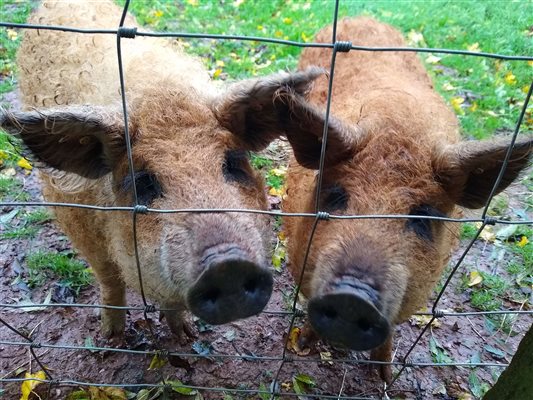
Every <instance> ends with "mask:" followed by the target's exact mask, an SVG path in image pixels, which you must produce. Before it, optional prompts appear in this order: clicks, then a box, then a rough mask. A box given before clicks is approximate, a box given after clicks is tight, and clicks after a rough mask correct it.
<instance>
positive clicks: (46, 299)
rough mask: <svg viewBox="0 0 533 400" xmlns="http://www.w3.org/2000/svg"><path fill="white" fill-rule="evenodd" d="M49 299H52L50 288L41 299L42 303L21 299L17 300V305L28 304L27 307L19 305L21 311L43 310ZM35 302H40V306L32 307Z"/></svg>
mask: <svg viewBox="0 0 533 400" xmlns="http://www.w3.org/2000/svg"><path fill="white" fill-rule="evenodd" d="M51 300H52V289H50V290H49V291H48V294H47V295H46V297H45V299H44V300H43V302H42V303H34V302H32V301H31V300H21V301H19V302H18V305H22V306H28V307H21V308H19V310H20V311H23V312H35V311H43V310H46V306H47V305H48V304H50V301H51ZM37 304H39V305H41V304H42V307H34V306H36V305H37ZM29 306H31V307H29Z"/></svg>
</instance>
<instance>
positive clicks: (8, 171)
mask: <svg viewBox="0 0 533 400" xmlns="http://www.w3.org/2000/svg"><path fill="white" fill-rule="evenodd" d="M16 174H17V171H15V168H6V169H4V170H2V172H0V176H2V177H4V178H10V177H12V176H15V175H16Z"/></svg>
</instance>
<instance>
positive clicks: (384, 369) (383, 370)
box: [378, 364, 392, 385]
mask: <svg viewBox="0 0 533 400" xmlns="http://www.w3.org/2000/svg"><path fill="white" fill-rule="evenodd" d="M378 372H379V376H380V377H381V379H383V382H385V383H386V384H387V385H390V383H391V382H392V366H391V365H385V364H381V365H378Z"/></svg>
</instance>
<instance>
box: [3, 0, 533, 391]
mask: <svg viewBox="0 0 533 400" xmlns="http://www.w3.org/2000/svg"><path fill="white" fill-rule="evenodd" d="M340 1H341V0H336V1H335V7H334V13H333V16H332V24H333V36H332V39H331V43H302V42H295V41H290V40H282V39H275V38H267V37H257V36H235V35H223V34H201V33H199V34H197V33H187V32H148V31H143V30H141V29H139V28H137V27H127V26H124V22H125V18H126V13H127V12H128V8H129V5H130V1H129V0H127V1H126V2H125V5H124V8H123V14H122V18H121V20H120V22H119V25H118V27H117V29H107V30H102V29H90V27H88V28H87V29H80V28H72V27H68V26H49V25H30V24H15V23H6V22H1V21H0V26H1V27H10V28H20V29H38V30H55V31H62V32H70V33H72V34H73V35H74V34H100V35H113V36H115V37H116V49H117V63H118V66H119V76H118V77H117V79H119V81H120V88H121V91H120V92H121V102H122V112H123V119H124V129H125V136H126V141H125V144H126V148H127V155H128V163H129V174H130V175H131V178H132V179H131V181H132V193H133V197H134V202H133V204H132V205H131V206H129V207H107V206H96V205H92V204H77V203H57V202H47V201H40V202H21V201H17V202H0V207H67V208H79V209H86V210H92V211H94V212H122V213H128V214H131V229H132V235H133V241H134V251H135V260H136V268H137V273H138V277H139V287H140V292H141V298H142V303H143V305H142V306H123V307H121V306H111V305H104V304H87V303H79V304H78V303H56V304H45V305H42V304H23V305H21V304H9V303H8V302H2V304H0V308H1V309H2V313H1V316H0V323H1V324H3V326H4V327H5V328H6V329H8V330H10V331H11V332H12V333H13V336H14V337H15V338H16V339H18V340H16V339H14V340H0V346H12V347H17V348H20V349H29V351H30V352H31V355H32V357H33V359H34V360H35V362H36V363H37V364H38V365H39V366H40V368H41V369H42V371H44V373H45V379H41V378H36V377H31V378H9V377H7V376H9V374H7V375H5V376H3V377H0V382H3V383H6V384H7V383H18V382H24V381H29V380H31V381H39V382H42V383H46V384H47V385H48V392H47V394H46V395H47V398H53V390H54V388H56V387H60V386H72V387H85V386H99V387H121V388H129V389H132V390H138V389H141V388H149V389H150V388H159V389H161V390H163V391H170V390H172V388H173V386H172V385H175V383H172V382H171V381H169V382H167V380H168V378H165V377H164V376H163V375H161V376H160V377H159V381H160V382H161V383H158V384H153V383H139V384H129V383H124V382H84V381H76V380H72V379H67V378H64V376H67V377H68V375H67V374H68V372H67V371H53V370H51V369H50V368H49V367H47V365H46V363H45V362H43V361H41V359H42V355H39V354H38V353H37V351H36V350H37V349H47V350H50V351H54V350H58V349H61V350H67V351H72V352H80V351H90V352H96V351H98V352H106V353H126V354H128V355H131V356H132V357H135V356H150V357H155V356H157V357H159V358H161V359H169V358H170V357H179V358H186V359H194V358H198V359H199V358H206V357H209V359H211V360H215V361H217V362H222V363H229V362H231V361H232V360H246V361H254V362H275V363H277V368H276V369H275V372H274V373H273V375H272V381H271V383H270V385H269V387H263V388H259V389H244V388H238V387H216V385H205V386H203V385H186V384H181V383H180V385H179V386H180V387H182V388H188V389H191V390H200V391H202V392H203V393H210V392H212V393H214V396H217V395H220V396H222V395H228V394H229V395H238V396H239V395H242V396H252V397H253V396H258V397H261V398H263V399H264V398H270V399H274V398H280V397H281V398H285V397H287V398H292V397H301V396H302V395H303V394H302V393H300V392H296V391H290V390H282V387H281V383H282V380H281V378H280V377H281V373H282V370H283V368H284V367H286V366H287V364H291V365H295V364H298V363H301V364H305V363H324V362H327V363H329V364H345V365H349V366H353V365H366V364H369V365H372V364H377V365H379V364H387V365H391V366H394V367H395V368H396V372H395V374H394V377H393V380H392V382H391V384H390V385H388V386H387V387H386V390H385V392H384V393H385V395H386V394H387V393H394V390H395V384H396V382H397V380H398V379H399V377H400V376H401V375H402V374H403V373H404V371H405V370H406V368H425V367H499V368H503V367H506V366H507V363H504V362H502V363H489V362H473V361H471V360H470V361H468V362H433V363H430V362H417V361H415V360H412V359H411V358H410V356H411V354H412V352H413V350H414V349H415V348H416V347H417V346H418V345H419V343H420V341H421V339H422V338H423V337H424V336H427V335H428V332H429V331H430V329H431V326H432V324H433V323H434V321H435V320H436V319H439V318H466V317H469V316H486V315H519V316H531V315H533V311H528V310H521V309H520V310H506V311H485V312H450V311H448V310H442V309H440V308H439V306H440V304H441V300H442V298H443V296H444V295H445V293H446V290H447V288H448V287H449V284H450V281H451V279H452V278H453V277H454V275H455V274H456V272H457V271H458V269H459V268H460V267H461V265H462V263H463V261H464V259H465V257H466V256H467V254H468V253H469V251H470V250H471V248H472V246H473V245H474V243H475V242H476V240H477V239H478V238H479V236H480V234H481V232H482V231H483V230H484V228H485V227H487V226H490V225H496V224H507V225H515V224H516V225H531V224H533V221H531V220H508V219H498V218H494V217H491V216H489V215H488V210H489V205H490V203H491V201H492V199H493V197H494V195H495V193H496V188H497V187H498V186H499V184H500V182H501V180H502V178H503V174H504V172H505V169H506V167H507V164H508V161H509V159H510V157H511V149H512V145H514V143H515V141H516V139H517V138H518V135H519V132H520V130H521V126H522V123H523V120H524V117H525V114H526V110H527V108H528V105H529V102H530V99H531V95H532V92H533V82H531V84H530V86H529V89H528V91H527V94H526V95H525V98H524V102H523V106H522V108H521V112H520V115H519V118H518V120H517V121H516V125H515V129H514V132H513V136H512V141H511V143H512V145H511V147H510V148H509V150H508V151H507V154H506V157H505V161H504V163H503V165H502V167H501V170H500V173H499V175H498V178H497V180H496V182H495V183H494V186H493V188H492V191H491V194H490V196H489V200H488V201H487V203H486V205H485V207H484V209H483V212H482V214H481V216H480V217H477V218H446V217H439V216H427V215H420V216H415V217H416V218H418V219H421V220H439V221H446V222H452V223H464V222H478V223H480V225H479V227H478V229H477V231H476V233H475V235H474V236H473V238H471V239H470V241H469V243H468V245H467V246H466V248H465V249H464V250H463V251H462V253H461V254H460V256H459V257H458V259H457V260H456V261H455V263H454V265H453V267H452V268H451V270H450V271H449V272H447V276H446V279H445V282H444V284H443V285H442V287H441V288H440V290H439V291H438V294H437V296H436V299H435V301H434V302H433V305H432V308H431V311H430V312H426V313H417V314H416V315H419V316H427V317H429V318H428V319H427V321H426V322H425V323H424V325H423V327H422V329H421V330H420V332H419V334H418V336H417V337H416V338H414V340H413V341H412V343H411V344H410V346H409V347H408V350H407V351H406V352H405V354H402V355H401V356H400V357H399V360H398V361H391V362H379V361H371V360H366V359H356V358H331V357H330V358H327V359H326V360H324V359H321V358H317V357H307V358H306V357H296V356H294V355H293V354H291V353H290V351H289V350H288V346H287V344H288V341H289V338H290V335H291V332H292V330H293V328H294V327H295V323H296V320H297V318H302V317H304V316H305V313H304V312H303V311H301V310H300V309H299V308H298V306H297V300H298V294H299V289H300V288H299V285H296V289H295V291H294V293H293V294H292V297H291V306H290V310H275V309H268V310H264V311H263V312H262V314H266V315H270V316H272V317H277V318H286V319H288V324H287V326H286V334H285V338H284V342H285V343H279V348H280V349H281V354H279V355H276V356H271V355H256V354H255V353H253V352H251V354H240V353H239V352H237V354H217V353H213V352H210V353H209V354H208V356H207V355H205V354H201V353H200V354H199V353H196V354H195V353H190V352H177V351H170V350H168V349H165V348H164V347H163V346H162V345H161V344H160V343H159V342H158V339H157V335H155V334H153V330H152V327H151V325H152V322H151V321H152V320H151V318H150V315H152V314H153V313H155V312H161V311H172V309H168V308H164V307H162V308H158V307H156V306H154V305H153V304H151V303H150V301H149V300H148V299H147V298H146V296H145V294H144V290H143V285H144V281H143V278H142V275H143V265H142V263H141V261H140V256H139V249H138V246H137V244H138V233H137V225H138V218H139V215H143V214H147V213H159V214H192V213H211V214H219V213H236V214H237V213H247V214H259V215H267V216H269V217H283V218H310V219H313V220H314V223H313V225H312V230H311V233H310V236H309V241H308V243H307V253H306V258H305V259H304V262H303V267H302V276H301V277H300V281H301V279H302V277H303V273H304V271H305V267H306V264H307V255H308V254H309V248H310V246H311V244H312V243H313V238H314V234H315V231H316V229H317V226H318V225H319V224H323V223H326V221H328V220H358V219H359V220H360V219H376V220H383V219H408V218H413V215H335V214H331V213H328V212H325V211H322V210H321V209H320V206H319V203H320V202H319V199H320V193H321V190H322V180H323V173H324V163H325V153H326V143H327V138H328V121H329V116H330V109H331V101H332V95H331V93H332V87H333V84H334V82H335V65H336V64H335V60H336V57H337V54H338V53H339V52H349V51H372V52H417V53H436V54H438V53H442V54H454V55H462V56H473V57H484V58H492V59H498V60H511V61H522V62H526V61H530V62H531V61H533V57H531V56H526V55H503V54H494V53H485V52H477V51H461V50H451V49H438V48H411V47H379V48H377V47H365V46H356V45H353V44H352V43H350V42H343V41H337V37H336V27H337V22H338V16H339V3H340ZM139 36H145V37H166V38H180V39H190V38H194V39H214V40H232V41H249V42H252V43H271V44H276V45H280V46H296V47H319V48H326V49H331V69H330V71H329V87H328V97H327V102H326V114H325V115H326V116H325V124H324V129H323V136H322V148H321V156H320V166H319V169H318V178H317V189H316V201H315V212H314V213H304V212H301V213H287V212H282V211H275V210H274V211H266V210H257V209H227V208H217V209H203V208H198V209H190V208H187V209H156V208H149V207H147V206H145V205H142V204H140V202H139V200H138V193H137V189H136V187H135V181H136V179H135V169H134V162H133V156H132V143H131V137H130V132H129V131H128V129H129V128H128V127H129V124H128V103H127V101H128V100H127V95H126V90H125V85H126V83H125V77H124V69H123V65H122V50H121V43H122V41H123V40H135V38H136V37H139ZM41 307H46V308H48V309H56V308H57V309H69V308H80V309H81V308H93V309H110V310H127V311H132V312H134V311H136V312H140V313H142V314H143V315H144V319H145V321H146V323H147V326H148V328H149V330H150V331H151V332H152V339H153V340H154V342H153V343H152V348H151V349H148V350H133V349H124V348H114V347H112V346H96V345H94V344H90V343H89V344H85V345H83V346H81V345H76V344H73V343H58V344H50V343H47V342H44V341H36V340H34V338H32V334H31V332H30V333H28V332H27V331H25V330H24V329H21V328H19V327H17V326H14V325H12V324H11V323H10V321H9V318H10V316H9V313H8V310H16V309H20V308H26V309H27V308H30V309H31V308H36V309H37V308H39V309H40V308H41ZM59 376H61V378H58V377H59ZM339 378H340V377H339ZM343 383H344V382H343V379H339V383H338V385H339V390H340V391H339V393H338V394H332V393H329V394H327V393H314V394H306V396H310V397H312V398H324V399H328V398H332V399H333V398H334V399H369V398H373V397H369V396H368V395H365V394H364V393H363V394H362V395H361V396H349V395H343V394H342V393H341V392H342V386H343ZM181 393H184V392H181Z"/></svg>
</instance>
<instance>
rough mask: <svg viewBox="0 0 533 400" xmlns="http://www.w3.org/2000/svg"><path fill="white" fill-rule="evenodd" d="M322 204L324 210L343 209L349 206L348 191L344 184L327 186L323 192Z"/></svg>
mask: <svg viewBox="0 0 533 400" xmlns="http://www.w3.org/2000/svg"><path fill="white" fill-rule="evenodd" d="M321 197H322V204H321V207H320V208H322V209H323V210H324V211H328V212H333V211H343V210H346V208H347V207H348V193H346V190H344V188H343V187H342V186H339V185H334V186H330V187H325V188H324V189H323V190H322V193H321Z"/></svg>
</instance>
